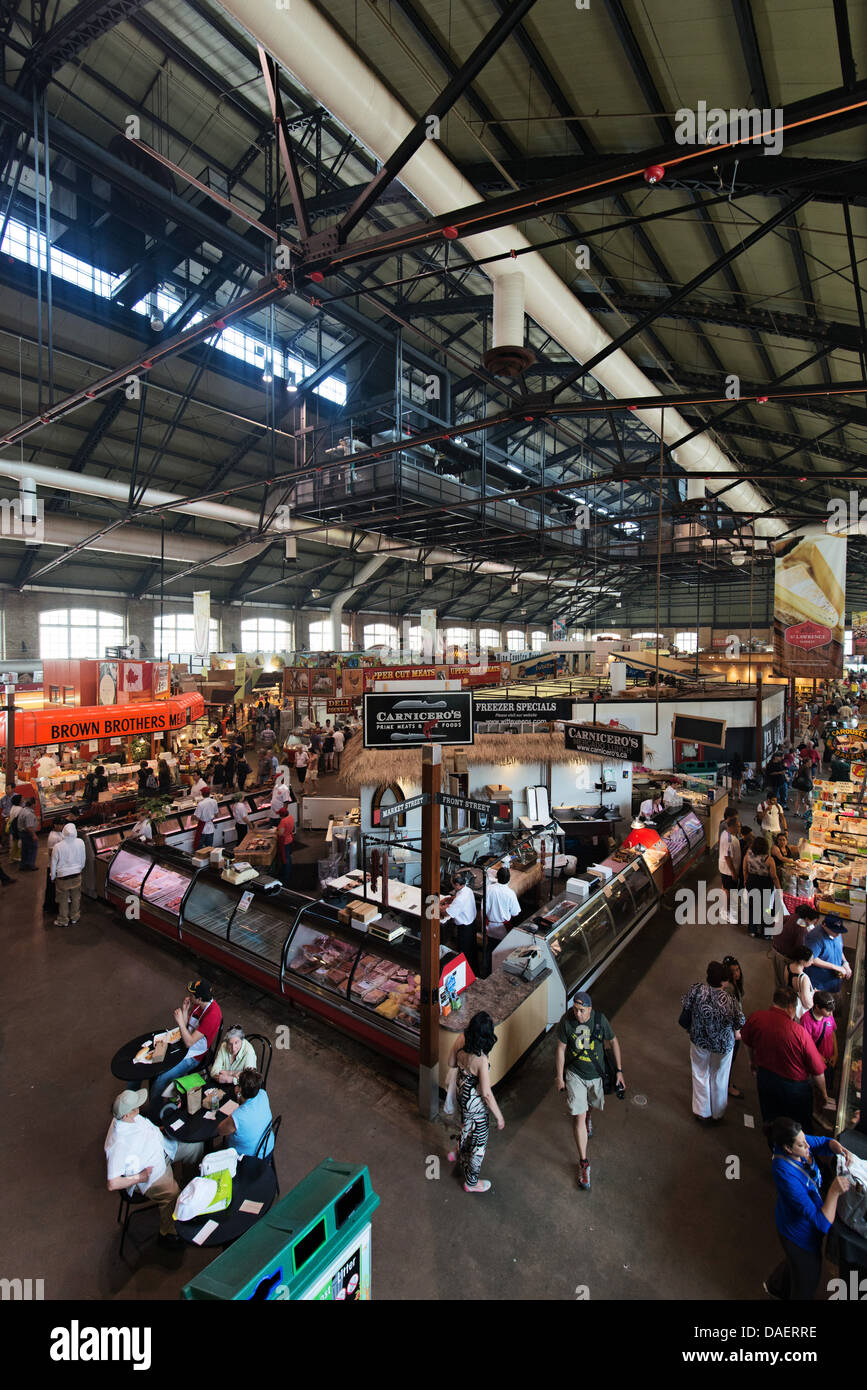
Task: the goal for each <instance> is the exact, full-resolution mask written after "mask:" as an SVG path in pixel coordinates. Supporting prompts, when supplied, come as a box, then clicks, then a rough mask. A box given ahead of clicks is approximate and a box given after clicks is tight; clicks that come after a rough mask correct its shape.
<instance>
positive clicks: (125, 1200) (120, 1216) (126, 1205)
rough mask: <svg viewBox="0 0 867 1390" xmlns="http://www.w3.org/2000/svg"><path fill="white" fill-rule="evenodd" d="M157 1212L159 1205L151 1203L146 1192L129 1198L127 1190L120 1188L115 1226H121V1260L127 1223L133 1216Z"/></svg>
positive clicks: (127, 1227)
mask: <svg viewBox="0 0 867 1390" xmlns="http://www.w3.org/2000/svg"><path fill="white" fill-rule="evenodd" d="M158 1210H159V1204H158V1203H157V1202H155V1201H153V1199H152V1198H151V1197H149V1196H148V1195H147V1193H146V1192H136V1193H135V1195H134V1196H132V1197H131V1196H130V1194H129V1190H128V1189H124V1188H121V1190H120V1204H119V1206H118V1209H117V1224H118V1226H120V1225H121V1224H122V1225H123V1229H122V1231H121V1233H120V1258H121V1259H123V1247H124V1242H125V1241H126V1233H127V1231H128V1230H129V1223H130V1221H131V1220H132V1218H133V1217H134V1216H140V1215H141V1214H142V1213H143V1212H146V1211H158Z"/></svg>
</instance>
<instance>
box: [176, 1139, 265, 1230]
mask: <svg viewBox="0 0 867 1390" xmlns="http://www.w3.org/2000/svg"><path fill="white" fill-rule="evenodd" d="M276 1195H277V1174H276V1173H275V1171H274V1169H273V1167H272V1166H271V1159H270V1158H247V1157H245V1158H241V1159H239V1161H238V1171H237V1172H236V1174H235V1176H234V1178H233V1179H232V1200H231V1202H230V1203H229V1205H228V1206H227V1207H226V1208H225V1209H224V1210H223V1211H215V1212H214V1213H213V1214H212V1215H210V1216H208V1215H203V1216H197V1217H196V1218H195V1219H194V1220H193V1221H176V1222H175V1233H176V1234H177V1235H179V1236H180V1237H181V1239H182V1240H186V1241H189V1242H190V1243H191V1244H192V1243H193V1240H194V1238H195V1237H196V1236H197V1235H198V1233H199V1231H200V1230H201V1229H202V1227H203V1226H204V1225H206V1224H207V1222H208V1221H216V1223H217V1229H216V1230H215V1231H212V1232H211V1234H210V1235H209V1236H208V1237H207V1238H206V1239H205V1240H203V1241H200V1242H199V1244H200V1245H201V1246H203V1247H211V1246H215V1245H228V1244H229V1243H230V1242H231V1241H233V1240H237V1239H238V1237H239V1236H242V1235H244V1234H245V1232H247V1231H249V1229H250V1227H251V1226H255V1224H256V1222H257V1221H258V1220H259V1217H260V1216H264V1215H265V1212H266V1211H267V1210H268V1209H269V1207H270V1206H271V1204H272V1202H273V1201H274V1198H275V1197H276ZM247 1201H250V1202H261V1203H262V1209H261V1211H257V1212H252V1211H239V1207H240V1206H241V1205H242V1203H244V1202H247Z"/></svg>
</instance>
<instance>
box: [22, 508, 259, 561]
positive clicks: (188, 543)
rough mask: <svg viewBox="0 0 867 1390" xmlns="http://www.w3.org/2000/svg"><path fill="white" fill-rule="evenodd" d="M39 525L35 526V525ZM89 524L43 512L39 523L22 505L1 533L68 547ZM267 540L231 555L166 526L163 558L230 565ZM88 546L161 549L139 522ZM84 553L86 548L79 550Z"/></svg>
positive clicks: (156, 536)
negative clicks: (15, 518)
mask: <svg viewBox="0 0 867 1390" xmlns="http://www.w3.org/2000/svg"><path fill="white" fill-rule="evenodd" d="M37 527H38V529H37ZM91 530H92V527H91V526H90V524H89V523H88V522H86V521H77V520H76V519H75V518H74V517H65V516H53V515H48V516H44V517H43V518H42V519H41V523H40V521H39V520H38V518H37V516H36V513H35V512H34V513H33V514H32V516H28V515H27V514H26V513H25V512H24V510H23V507H22V514H21V525H20V527H12V528H11V531H10V530H7V532H6V534H4V536H3V539H4V541H20V542H22V544H28V545H31V546H43V545H45V546H55V547H59V548H62V549H68V548H69V547H70V546H73V545H78V544H80V542H81V541H83V540H86V539H87V537H88V536H89V535H90V534H91ZM265 549H266V543H264V542H262V541H252V542H251V543H250V545H245V546H243V547H242V548H241V549H239V550H233V551H232V554H231V555H223V553H222V552H223V551H224V550H225V546H224V545H221V544H220V543H219V542H215V541H205V540H200V539H199V538H198V537H196V536H188V535H187V534H186V533H185V532H180V531H169V530H166V534H165V551H164V554H165V558H166V560H171V561H186V562H187V563H189V562H190V561H192V562H194V563H199V564H208V565H212V566H213V567H214V568H215V569H231V568H232V566H234V565H243V564H246V563H247V562H248V561H249V560H252V559H253V557H254V555H257V554H261V553H262V552H263V551H264V550H265ZM87 550H94V551H99V552H100V553H105V554H109V555H130V556H135V557H136V558H140V559H147V560H159V559H160V557H161V555H162V554H163V551H162V550H161V545H160V532H159V531H157V530H152V531H149V530H147V529H146V528H145V527H142V526H122V527H120V528H119V529H118V530H117V531H112V532H111V533H110V534H109V535H107V536H102V537H99V538H98V539H97V540H94V541H93V542H92V543H91V544H90V545H89V546H88V547H87ZM82 553H83V554H86V553H87V551H84V552H82Z"/></svg>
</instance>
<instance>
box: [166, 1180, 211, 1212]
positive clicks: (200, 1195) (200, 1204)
mask: <svg viewBox="0 0 867 1390" xmlns="http://www.w3.org/2000/svg"><path fill="white" fill-rule="evenodd" d="M216 1195H217V1184H216V1183H215V1182H214V1179H213V1178H193V1180H192V1182H188V1183H187V1185H186V1187H185V1188H184V1190H183V1192H181V1193H180V1194H179V1195H178V1200H177V1201H176V1203H175V1220H176V1221H192V1220H194V1218H195V1217H197V1216H201V1215H202V1214H203V1213H204V1212H206V1211H207V1210H208V1207H209V1206H210V1205H211V1203H212V1202H213V1200H214V1198H215V1197H216Z"/></svg>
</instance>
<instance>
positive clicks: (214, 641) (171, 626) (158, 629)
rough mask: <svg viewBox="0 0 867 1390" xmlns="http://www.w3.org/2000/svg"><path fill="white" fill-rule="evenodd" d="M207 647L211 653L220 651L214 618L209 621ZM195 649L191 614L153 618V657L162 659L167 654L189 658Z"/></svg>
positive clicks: (172, 614)
mask: <svg viewBox="0 0 867 1390" xmlns="http://www.w3.org/2000/svg"><path fill="white" fill-rule="evenodd" d="M209 630H210V634H211V635H210V638H209V647H210V650H211V651H212V652H218V651H219V650H220V626H219V623H218V622H217V619H216V618H211V619H210V624H209ZM194 647H195V625H194V623H193V615H192V613H164V614H163V616H162V617H161V618H154V656H155V657H157V658H162V657H164V656H168V655H169V652H177V654H178V655H179V656H189V655H191V654H192V652H193V650H194Z"/></svg>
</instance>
